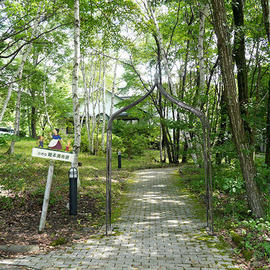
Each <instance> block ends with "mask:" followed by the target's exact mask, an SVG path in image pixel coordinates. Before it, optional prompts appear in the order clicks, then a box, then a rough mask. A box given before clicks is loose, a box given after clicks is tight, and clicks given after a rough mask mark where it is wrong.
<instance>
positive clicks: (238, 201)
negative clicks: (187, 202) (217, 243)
mask: <svg viewBox="0 0 270 270" xmlns="http://www.w3.org/2000/svg"><path fill="white" fill-rule="evenodd" d="M179 172H180V175H181V177H178V181H176V186H178V187H179V189H181V190H183V191H184V192H187V193H189V194H190V195H191V196H192V194H193V196H194V197H195V198H196V200H197V201H198V199H199V201H200V203H197V207H195V209H197V210H198V214H199V213H201V214H202V213H203V214H204V211H205V210H204V209H205V205H204V196H205V184H204V180H203V179H204V172H203V169H201V168H198V167H195V166H194V165H192V164H185V165H182V166H181V167H180V169H179ZM214 172H215V174H214V181H215V186H214V192H213V204H214V231H215V233H216V234H217V235H218V237H219V238H220V239H221V240H222V241H224V242H226V243H227V244H229V245H230V246H231V247H232V248H233V250H234V252H235V255H236V256H237V258H238V259H240V260H241V261H245V262H246V264H247V265H249V267H251V268H250V269H266V268H262V267H263V266H265V265H267V267H269V266H270V244H269V239H270V220H269V217H267V216H266V217H265V218H264V219H255V218H253V217H252V215H251V211H250V209H249V207H248V204H247V198H246V192H245V188H244V185H243V180H242V177H241V173H240V170H239V167H238V166H237V165H234V164H223V165H222V166H219V167H218V168H214ZM267 196H268V197H269V195H267V194H266V193H263V196H262V197H263V198H265V197H267ZM268 200H269V198H268ZM265 207H267V204H266V203H265ZM265 210H266V212H269V209H265ZM267 269H268V268H267Z"/></svg>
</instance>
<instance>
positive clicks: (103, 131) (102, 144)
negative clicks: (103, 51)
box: [101, 58, 106, 152]
mask: <svg viewBox="0 0 270 270" xmlns="http://www.w3.org/2000/svg"><path fill="white" fill-rule="evenodd" d="M105 72H106V63H105V59H104V58H103V79H102V110H103V117H102V118H103V119H102V134H101V147H102V151H103V152H105V138H104V137H105V126H106V112H105V106H106V84H105V75H106V73H105Z"/></svg>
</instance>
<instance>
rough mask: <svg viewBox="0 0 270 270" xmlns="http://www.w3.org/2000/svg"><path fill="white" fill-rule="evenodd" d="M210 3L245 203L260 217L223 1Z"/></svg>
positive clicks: (259, 204) (217, 0)
mask: <svg viewBox="0 0 270 270" xmlns="http://www.w3.org/2000/svg"><path fill="white" fill-rule="evenodd" d="M211 4H212V8H213V15H214V28H215V32H216V35H217V39H218V52H219V56H220V64H221V72H222V78H223V83H224V91H225V92H226V97H227V99H228V100H227V110H228V114H229V117H230V122H231V128H232V133H233V136H234V142H235V146H236V149H237V153H238V157H239V161H240V166H241V170H242V174H243V178H244V180H245V183H246V190H247V196H248V202H249V205H250V207H251V210H252V213H253V214H254V215H255V216H256V217H262V216H263V208H262V205H261V202H260V194H259V191H258V188H257V186H256V183H255V176H256V170H255V165H254V161H253V157H252V150H253V149H252V146H250V143H249V140H248V136H247V134H246V132H245V130H244V125H243V121H242V118H241V113H240V107H239V103H238V96H237V88H236V83H235V78H234V72H233V57H232V51H231V46H230V39H229V36H228V33H229V28H228V24H227V18H226V10H225V4H224V0H222V1H221V0H211Z"/></svg>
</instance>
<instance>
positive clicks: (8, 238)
mask: <svg viewBox="0 0 270 270" xmlns="http://www.w3.org/2000/svg"><path fill="white" fill-rule="evenodd" d="M67 204H68V198H65V199H64V200H62V201H59V202H57V203H56V204H54V205H53V206H50V207H49V209H48V214H47V219H46V226H45V229H44V231H43V232H42V233H39V232H38V227H39V222H40V216H41V209H42V200H41V199H40V198H36V197H34V198H33V197H32V198H31V197H28V198H25V197H21V198H20V197H17V198H14V201H13V207H12V209H0V246H3V245H4V246H5V245H26V246H29V245H34V246H38V251H35V252H34V253H35V254H36V253H43V252H47V251H49V250H52V249H55V248H58V249H59V247H61V246H65V245H70V244H72V243H74V242H76V241H78V240H82V239H84V238H86V237H89V235H91V234H94V233H96V232H97V230H98V229H99V227H100V225H99V224H98V222H97V220H98V217H97V214H96V213H98V212H99V211H97V209H96V206H95V205H96V204H95V201H94V200H93V199H92V200H91V199H90V198H88V197H87V196H85V195H84V196H83V195H81V196H80V197H79V198H78V214H77V216H71V215H69V210H68V208H67ZM94 220H96V221H95V222H94ZM22 254H33V252H16V253H12V252H7V251H3V250H0V258H13V257H16V256H18V255H22Z"/></svg>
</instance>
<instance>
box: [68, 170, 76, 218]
mask: <svg viewBox="0 0 270 270" xmlns="http://www.w3.org/2000/svg"><path fill="white" fill-rule="evenodd" d="M77 179H78V170H77V169H76V168H74V167H72V168H70V170H69V214H70V215H77Z"/></svg>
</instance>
